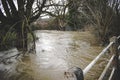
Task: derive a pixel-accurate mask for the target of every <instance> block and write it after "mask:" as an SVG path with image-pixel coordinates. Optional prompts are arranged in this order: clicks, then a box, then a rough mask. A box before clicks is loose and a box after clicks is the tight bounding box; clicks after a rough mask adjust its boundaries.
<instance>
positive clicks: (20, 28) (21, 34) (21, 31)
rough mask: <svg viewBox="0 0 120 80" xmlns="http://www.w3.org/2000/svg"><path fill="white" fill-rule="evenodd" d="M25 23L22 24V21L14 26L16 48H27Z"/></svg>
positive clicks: (24, 49) (25, 49)
mask: <svg viewBox="0 0 120 80" xmlns="http://www.w3.org/2000/svg"><path fill="white" fill-rule="evenodd" d="M26 27H27V26H26V24H24V21H22V22H20V23H18V24H17V25H16V27H15V29H16V33H17V41H16V47H17V49H18V50H23V51H27V49H28V46H27V44H28V42H27V36H28V35H27V34H28V31H27V28H26Z"/></svg>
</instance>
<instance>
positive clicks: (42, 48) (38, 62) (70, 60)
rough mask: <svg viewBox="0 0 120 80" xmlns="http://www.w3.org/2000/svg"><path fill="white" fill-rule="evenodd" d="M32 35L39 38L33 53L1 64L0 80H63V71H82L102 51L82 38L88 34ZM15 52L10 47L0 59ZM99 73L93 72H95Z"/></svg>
mask: <svg viewBox="0 0 120 80" xmlns="http://www.w3.org/2000/svg"><path fill="white" fill-rule="evenodd" d="M36 36H37V37H38V38H39V39H38V40H37V41H36V54H30V56H25V57H24V58H22V60H19V59H16V58H14V57H13V58H11V59H9V60H7V62H1V64H0V80H65V79H64V75H63V74H64V71H66V70H67V69H69V68H71V67H74V66H76V67H80V68H82V69H84V68H85V67H86V66H87V65H88V64H89V63H90V61H91V60H93V59H94V58H95V57H96V56H97V55H98V53H99V52H100V51H101V50H102V48H101V47H98V46H92V45H91V43H90V40H89V38H87V37H86V36H89V37H90V36H91V35H90V34H87V33H85V32H72V31H71V32H64V31H36ZM83 38H84V39H83ZM91 41H92V40H91ZM17 53H18V51H17V49H16V48H13V49H11V50H8V51H3V52H0V57H3V56H4V58H5V57H9V56H12V55H14V54H17ZM103 60H104V58H103ZM101 61H102V60H101ZM98 64H99V63H98ZM101 64H103V63H102V62H101ZM97 67H98V66H97ZM99 67H101V65H99ZM101 70H102V69H100V70H99V69H97V71H98V73H99V72H101ZM95 74H96V71H95ZM95 74H94V72H93V73H92V74H91V73H90V75H89V76H94V77H95V76H96V77H98V76H97V75H95ZM89 76H88V78H86V80H95V78H96V77H95V78H91V79H89ZM96 80H97V79H96Z"/></svg>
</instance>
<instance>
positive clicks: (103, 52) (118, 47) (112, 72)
mask: <svg viewBox="0 0 120 80" xmlns="http://www.w3.org/2000/svg"><path fill="white" fill-rule="evenodd" d="M118 39H120V36H118V37H115V36H114V37H113V38H111V40H112V41H111V42H110V43H109V45H108V46H107V47H106V48H104V49H103V50H102V52H100V54H99V55H98V56H97V57H96V58H95V59H94V60H93V61H91V63H90V64H89V65H88V66H87V67H86V68H85V69H84V70H83V75H84V76H85V75H86V74H87V72H88V71H89V70H90V69H91V68H92V67H93V66H94V64H95V63H96V62H97V61H98V59H99V58H100V57H101V56H102V55H104V54H105V52H107V50H108V49H109V48H110V47H111V46H112V45H113V44H114V43H115V44H116V41H118ZM115 48H116V47H115ZM119 49H120V45H119V46H117V50H119ZM117 54H118V53H117ZM115 56H116V53H114V55H113V56H112V57H111V58H110V60H109V62H108V64H107V66H106V67H105V69H104V70H103V72H102V74H101V76H100V77H99V79H98V80H102V79H103V77H104V76H105V74H106V72H107V70H108V68H109V67H110V65H111V63H112V61H113V60H114V57H115ZM114 71H115V67H113V69H112V71H111V74H110V77H109V80H111V79H112V76H113V75H114Z"/></svg>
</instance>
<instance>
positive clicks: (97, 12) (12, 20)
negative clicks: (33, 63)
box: [0, 0, 120, 51]
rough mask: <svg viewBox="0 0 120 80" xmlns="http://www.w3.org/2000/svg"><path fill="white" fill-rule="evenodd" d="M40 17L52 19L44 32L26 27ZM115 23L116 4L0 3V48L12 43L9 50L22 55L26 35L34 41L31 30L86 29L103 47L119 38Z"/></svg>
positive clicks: (76, 0)
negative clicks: (11, 47)
mask: <svg viewBox="0 0 120 80" xmlns="http://www.w3.org/2000/svg"><path fill="white" fill-rule="evenodd" d="M43 15H44V16H46V15H47V16H50V18H51V19H52V20H49V23H48V26H47V27H46V28H39V27H36V28H35V27H34V26H35V25H32V26H30V24H31V23H32V22H34V21H36V20H37V19H38V18H40V17H42V16H43ZM119 22H120V0H59V1H55V0H0V33H1V34H0V48H1V49H2V48H3V49H6V48H9V45H10V46H11V45H12V43H14V44H15V45H12V46H15V47H17V48H18V50H20V49H22V50H23V49H24V50H25V51H26V50H27V49H28V44H29V43H28V40H29V37H28V34H29V33H30V34H31V35H32V38H33V39H32V40H33V42H34V41H35V36H34V33H33V30H32V29H34V30H35V29H49V30H51V29H56V30H74V31H75V30H81V29H84V27H85V26H86V25H87V26H89V25H90V26H92V27H93V28H94V31H93V33H94V34H95V35H96V37H97V38H98V40H99V41H100V43H102V44H106V43H108V42H109V38H110V37H111V36H113V35H115V36H118V35H119V34H120V27H119V26H120V23H119ZM38 26H39V25H38ZM43 26H44V25H43ZM34 46H35V45H34Z"/></svg>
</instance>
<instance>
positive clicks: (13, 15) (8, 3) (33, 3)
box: [0, 0, 47, 50]
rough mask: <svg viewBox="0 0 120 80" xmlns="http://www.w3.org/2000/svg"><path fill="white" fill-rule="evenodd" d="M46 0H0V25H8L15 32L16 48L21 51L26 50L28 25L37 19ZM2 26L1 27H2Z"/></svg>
mask: <svg viewBox="0 0 120 80" xmlns="http://www.w3.org/2000/svg"><path fill="white" fill-rule="evenodd" d="M46 2H47V0H0V4H1V5H2V6H1V7H0V24H2V25H4V26H5V25H9V26H10V28H11V27H12V28H14V29H15V31H16V35H17V36H16V37H17V40H16V47H17V48H18V50H19V49H22V50H27V48H28V32H29V33H31V34H32V36H33V39H35V38H34V34H33V33H32V31H31V30H30V26H29V25H30V23H32V22H33V21H35V20H36V19H38V18H39V16H40V15H41V14H42V10H43V8H44V7H45V4H46ZM4 26H2V27H4Z"/></svg>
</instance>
